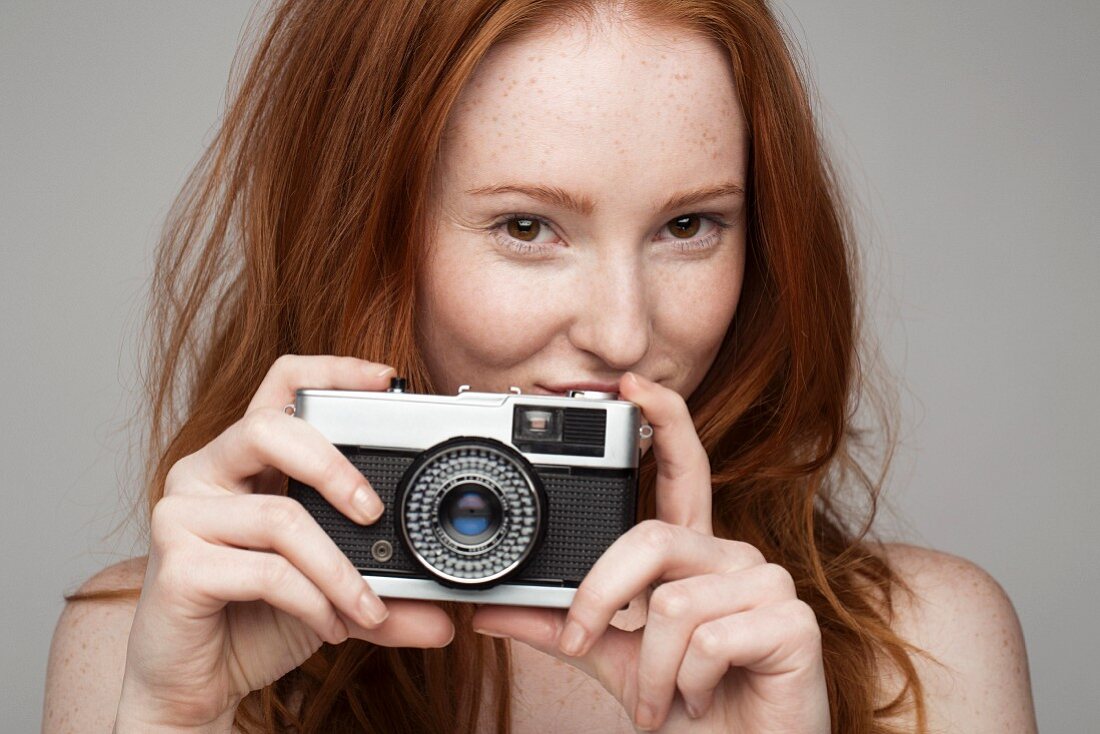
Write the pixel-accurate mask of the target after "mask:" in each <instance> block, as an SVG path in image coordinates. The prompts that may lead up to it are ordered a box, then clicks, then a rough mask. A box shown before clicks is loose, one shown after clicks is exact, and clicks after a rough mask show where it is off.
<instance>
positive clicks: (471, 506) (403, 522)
mask: <svg viewBox="0 0 1100 734" xmlns="http://www.w3.org/2000/svg"><path fill="white" fill-rule="evenodd" d="M397 507H398V512H397V525H398V528H399V529H400V531H401V539H402V541H403V542H404V544H405V547H406V549H407V550H408V551H409V553H410V555H411V556H412V558H413V560H415V561H416V562H417V563H418V564H420V566H421V567H422V568H423V569H424V571H426V572H427V573H428V574H429V576H430V577H431V578H433V579H435V580H436V581H439V582H440V583H443V584H447V585H450V586H455V587H462V588H487V587H489V586H493V585H495V584H498V583H501V582H502V581H505V580H506V579H508V578H509V577H511V576H513V575H515V574H517V573H519V572H520V570H521V569H522V568H523V567H524V565H525V564H526V563H527V561H528V560H529V559H530V558H531V557H532V556H533V554H534V553H535V551H536V550H537V549H538V547H539V546H540V544H541V543H542V537H543V535H544V534H545V529H546V524H547V521H548V519H549V518H548V514H547V503H546V492H545V490H544V489H543V486H542V481H541V480H540V478H539V476H538V473H537V472H536V471H535V468H534V467H533V466H531V464H530V463H529V462H528V461H527V459H525V458H524V457H523V455H521V454H520V453H518V452H517V451H515V450H514V449H512V448H510V447H509V446H507V445H505V444H503V443H501V442H500V441H496V440H493V439H489V438H482V437H473V436H464V437H457V438H452V439H448V440H447V441H444V442H442V443H439V444H436V445H435V446H432V447H431V448H429V449H427V450H426V451H424V452H422V453H421V454H420V455H419V456H418V457H417V458H416V460H415V461H413V463H412V464H410V465H409V468H408V469H407V470H406V471H405V473H404V475H403V476H402V477H401V480H400V482H399V483H398V493H397Z"/></svg>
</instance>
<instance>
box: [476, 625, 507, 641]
mask: <svg viewBox="0 0 1100 734" xmlns="http://www.w3.org/2000/svg"><path fill="white" fill-rule="evenodd" d="M474 632H477V633H478V634H479V635H485V636H486V637H496V638H497V639H500V640H508V639H511V638H510V637H509V636H508V635H506V634H504V633H503V632H493V631H492V630H483V629H479V628H477V627H474Z"/></svg>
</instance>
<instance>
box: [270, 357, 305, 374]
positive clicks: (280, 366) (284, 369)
mask: <svg viewBox="0 0 1100 734" xmlns="http://www.w3.org/2000/svg"><path fill="white" fill-rule="evenodd" d="M300 360H301V357H299V356H298V355H297V354H280V355H279V356H278V357H276V358H275V361H274V362H272V363H271V368H270V369H269V370H268V371H267V373H268V374H269V375H270V374H278V375H288V374H290V373H292V372H293V371H294V368H295V367H296V366H297V365H298V363H299V362H300Z"/></svg>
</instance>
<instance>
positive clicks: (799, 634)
mask: <svg viewBox="0 0 1100 734" xmlns="http://www.w3.org/2000/svg"><path fill="white" fill-rule="evenodd" d="M820 660H821V630H820V628H819V627H818V626H817V618H816V617H815V616H814V613H813V610H812V609H811V608H810V607H809V606H808V605H807V604H805V603H804V602H802V601H799V600H797V599H792V600H788V601H785V602H782V603H780V604H775V605H771V606H764V607H757V608H755V609H751V610H749V611H745V612H741V613H739V614H733V615H730V616H728V617H721V618H719V619H715V620H712V621H710V622H706V623H705V624H702V625H700V626H698V627H696V628H695V632H694V633H692V636H691V642H690V643H688V648H687V651H686V652H685V653H684V660H683V662H682V663H681V665H680V671H679V673H678V674H677V676H676V686H677V688H679V689H680V693H681V694H682V695H683V697H684V705H685V707H686V708H687V710H688V712H689V714H690V715H691V716H693V717H698V716H702V715H703V714H704V713H706V711H707V709H709V708H710V705H711V702H712V701H713V697H714V689H715V688H716V687H717V686H718V685H719V683H720V682H721V680H722V678H723V677H725V675H726V673H727V672H728V671H729V669H730V668H731V667H736V668H745V669H747V670H749V671H751V672H753V673H758V674H763V675H769V676H781V675H787V674H798V673H801V674H805V675H807V677H809V676H818V675H820V676H823V675H824V673H823V672H822V670H821V662H820ZM811 682H812V681H809V680H807V681H806V685H810V683H811ZM794 687H797V684H794Z"/></svg>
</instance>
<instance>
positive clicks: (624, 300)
mask: <svg viewBox="0 0 1100 734" xmlns="http://www.w3.org/2000/svg"><path fill="white" fill-rule="evenodd" d="M581 290H582V294H581V297H579V298H577V299H576V303H575V306H574V308H575V311H574V314H573V319H572V325H571V328H570V330H569V340H570V342H571V343H572V344H573V346H575V347H577V348H578V349H582V350H584V351H586V352H590V353H591V354H594V355H595V356H597V357H599V358H600V360H602V361H603V362H604V364H606V365H607V366H608V367H610V368H611V369H614V370H620V371H622V370H629V369H631V368H633V367H634V366H635V365H637V364H638V363H639V362H641V361H642V358H643V357H644V356H645V355H646V353H647V352H648V351H649V345H650V339H651V333H650V332H651V329H652V323H651V320H650V309H651V306H652V304H650V302H649V298H648V294H647V286H646V283H645V279H644V277H643V272H642V268H641V264H640V263H639V261H638V260H637V259H635V258H620V259H617V260H616V261H611V259H610V258H607V259H602V260H600V261H599V263H598V264H596V267H593V268H591V269H590V270H588V271H587V272H586V274H585V276H584V284H583V288H582V289H581Z"/></svg>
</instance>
